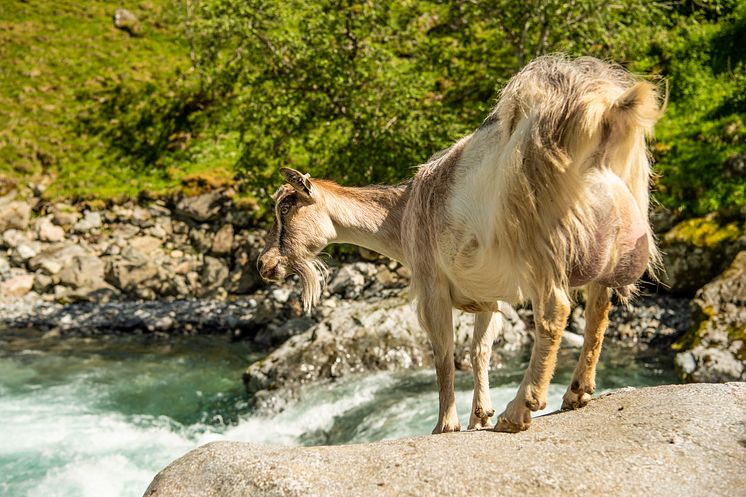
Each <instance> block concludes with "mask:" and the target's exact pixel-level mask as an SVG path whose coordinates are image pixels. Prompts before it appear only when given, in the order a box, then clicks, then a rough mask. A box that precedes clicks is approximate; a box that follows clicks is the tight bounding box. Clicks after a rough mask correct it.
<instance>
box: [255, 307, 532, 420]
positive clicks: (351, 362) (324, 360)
mask: <svg viewBox="0 0 746 497" xmlns="http://www.w3.org/2000/svg"><path fill="white" fill-rule="evenodd" d="M332 305H333V306H334V307H329V306H332ZM325 306H326V309H324V310H322V311H323V312H326V313H327V316H326V317H325V318H324V319H322V320H321V322H319V323H318V324H316V325H315V326H313V327H311V328H309V329H308V330H306V331H305V332H303V333H300V334H295V336H293V337H292V338H290V339H289V340H288V341H287V342H285V343H284V344H283V345H282V346H280V347H278V348H277V349H275V350H274V351H273V352H272V353H270V354H269V355H268V356H267V357H265V358H264V359H263V360H262V361H259V362H256V363H254V364H252V365H251V366H249V368H248V369H247V370H246V372H245V373H244V382H245V384H246V387H247V389H248V390H249V391H250V392H251V393H253V394H254V395H255V399H256V407H257V408H258V409H261V410H265V411H269V410H273V409H281V408H282V407H283V406H284V405H285V404H286V402H288V401H289V400H290V399H293V398H295V397H296V396H297V395H298V393H299V389H300V387H301V386H302V385H304V384H306V383H309V382H314V381H319V380H330V379H333V378H339V377H342V376H345V375H348V374H351V373H363V372H368V371H393V370H401V369H408V368H420V367H423V366H431V365H432V351H431V347H430V342H429V340H428V338H427V335H426V334H425V332H424V331H422V328H421V327H420V325H419V323H418V321H417V316H416V313H415V311H414V308H413V306H412V305H411V303H410V302H409V301H408V300H407V299H406V298H404V297H402V296H400V297H397V298H389V299H385V300H379V301H373V302H367V301H361V302H339V301H335V300H328V301H326V302H325ZM504 311H505V312H504V313H505V325H504V326H503V329H502V332H501V333H500V334H499V335H498V338H497V341H496V349H498V348H499V349H501V350H515V349H518V348H520V347H522V346H524V345H526V344H527V343H528V342H529V338H528V336H527V334H526V326H525V324H524V323H523V321H522V320H521V318H520V317H518V315H517V314H516V312H515V311H514V310H513V309H512V308H510V307H509V306H506V307H505V310H504ZM473 322H474V318H473V316H472V315H467V314H463V313H458V314H456V319H455V320H454V324H455V333H456V354H455V361H456V364H457V365H459V367H462V368H468V367H470V360H469V347H470V343H471V334H472V328H473ZM493 359H494V360H498V358H493Z"/></svg>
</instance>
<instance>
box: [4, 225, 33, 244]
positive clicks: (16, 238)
mask: <svg viewBox="0 0 746 497" xmlns="http://www.w3.org/2000/svg"><path fill="white" fill-rule="evenodd" d="M29 242H31V240H30V239H29V237H28V236H26V233H24V232H23V231H21V230H17V229H15V228H12V229H9V230H6V231H5V232H4V233H3V237H2V243H3V246H5V247H10V248H15V247H17V246H18V245H20V244H22V243H29Z"/></svg>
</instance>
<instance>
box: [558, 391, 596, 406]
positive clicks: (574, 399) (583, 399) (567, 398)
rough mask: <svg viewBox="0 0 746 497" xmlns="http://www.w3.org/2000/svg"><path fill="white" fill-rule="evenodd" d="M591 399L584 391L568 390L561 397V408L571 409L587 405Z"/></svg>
mask: <svg viewBox="0 0 746 497" xmlns="http://www.w3.org/2000/svg"><path fill="white" fill-rule="evenodd" d="M590 401H591V394H589V393H586V392H573V391H570V390H568V391H567V392H566V393H565V395H564V396H563V397H562V410H563V411H572V410H573V409H580V408H581V407H585V406H587V405H588V402H590Z"/></svg>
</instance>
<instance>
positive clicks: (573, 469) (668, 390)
mask: <svg viewBox="0 0 746 497" xmlns="http://www.w3.org/2000/svg"><path fill="white" fill-rule="evenodd" d="M744 413H746V384H743V383H732V384H726V385H670V386H661V387H653V388H644V389H639V390H635V389H624V390H620V391H616V392H614V393H612V394H609V395H605V396H602V397H601V398H598V399H595V400H593V401H591V403H590V404H589V405H588V406H586V407H585V408H583V409H581V410H576V411H567V412H563V413H560V414H556V415H549V416H543V417H540V418H537V419H535V421H534V423H533V426H532V427H531V429H530V430H528V431H525V432H522V433H517V434H506V433H495V432H491V431H478V432H462V433H451V434H447V435H432V436H424V437H418V438H408V439H402V440H393V441H386V442H377V443H370V444H360V445H346V446H336V447H298V448H283V447H270V446H262V445H255V444H248V443H240V442H215V443H211V444H208V445H205V446H202V447H200V448H198V449H195V450H193V451H191V452H189V453H188V454H186V455H185V456H183V457H181V458H180V459H177V460H176V461H174V462H173V463H171V464H170V465H169V466H168V467H166V468H165V469H164V470H163V471H161V472H160V473H159V474H158V475H157V476H156V477H155V479H154V480H153V482H152V483H151V484H150V486H149V487H148V489H147V490H146V491H145V494H144V496H145V497H186V496H194V495H199V496H201V497H222V496H231V497H244V496H245V497H248V496H252V497H261V496H286V497H292V496H327V497H334V496H344V497H354V496H365V497H368V496H370V495H428V496H435V497H438V496H449V497H459V496H464V497H472V496H473V495H500V496H505V497H510V496H519V497H525V496H526V495H537V496H538V495H541V496H544V495H552V496H555V495H556V496H579V497H580V496H582V497H587V496H589V495H614V496H617V497H623V496H640V497H643V496H649V495H655V496H660V497H667V496H671V497H680V496H682V495H686V496H688V497H698V496H702V497H705V496H706V497H715V496H723V497H725V496H728V497H730V496H734V495H739V493H741V492H742V491H741V490H738V489H739V488H740V489H744V488H746V472H744V471H743V461H744V460H745V458H746V448H745V447H746V432H745V430H744V423H746V414H744Z"/></svg>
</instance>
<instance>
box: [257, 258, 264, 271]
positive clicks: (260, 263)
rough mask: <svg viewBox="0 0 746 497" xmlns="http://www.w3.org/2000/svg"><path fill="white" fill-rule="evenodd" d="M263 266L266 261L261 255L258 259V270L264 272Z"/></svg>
mask: <svg viewBox="0 0 746 497" xmlns="http://www.w3.org/2000/svg"><path fill="white" fill-rule="evenodd" d="M262 267H264V262H263V261H262V258H261V257H258V258H257V259H256V270H257V271H259V274H261V273H262Z"/></svg>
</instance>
